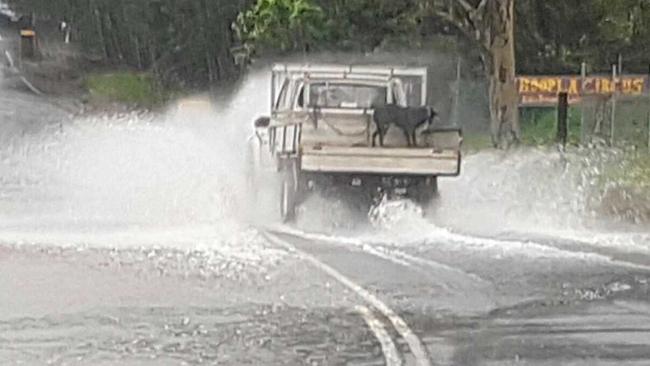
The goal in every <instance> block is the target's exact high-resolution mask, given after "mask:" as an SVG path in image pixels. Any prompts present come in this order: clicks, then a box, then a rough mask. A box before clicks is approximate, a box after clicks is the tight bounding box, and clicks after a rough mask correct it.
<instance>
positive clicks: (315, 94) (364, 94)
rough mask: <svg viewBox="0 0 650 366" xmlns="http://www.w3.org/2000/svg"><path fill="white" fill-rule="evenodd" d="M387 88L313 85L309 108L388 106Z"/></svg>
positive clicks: (310, 89) (354, 85)
mask: <svg viewBox="0 0 650 366" xmlns="http://www.w3.org/2000/svg"><path fill="white" fill-rule="evenodd" d="M386 95H387V88H386V87H383V86H375V85H357V84H336V83H327V82H322V83H313V84H311V85H310V88H309V106H310V107H321V108H370V107H372V106H376V105H384V104H386Z"/></svg>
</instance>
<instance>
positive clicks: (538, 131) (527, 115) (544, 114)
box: [521, 107, 581, 146]
mask: <svg viewBox="0 0 650 366" xmlns="http://www.w3.org/2000/svg"><path fill="white" fill-rule="evenodd" d="M568 123H569V126H568V128H569V131H568V132H569V136H568V139H567V140H568V141H567V142H568V143H569V144H573V145H577V144H578V143H579V142H580V129H581V126H580V123H581V121H580V109H578V108H573V107H571V108H569V118H568ZM521 134H522V142H523V143H524V144H526V145H533V146H539V145H549V144H553V143H556V142H557V111H556V110H555V109H554V108H526V109H523V110H522V112H521Z"/></svg>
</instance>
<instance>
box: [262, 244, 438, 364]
mask: <svg viewBox="0 0 650 366" xmlns="http://www.w3.org/2000/svg"><path fill="white" fill-rule="evenodd" d="M263 235H264V237H266V239H267V240H269V241H270V242H272V243H273V244H276V245H278V246H281V247H283V248H285V249H287V250H288V251H290V252H293V253H296V254H298V255H299V256H300V257H301V258H302V259H304V260H306V261H308V262H310V263H311V264H312V265H313V266H315V267H317V268H318V269H320V270H321V271H323V272H325V273H327V274H328V275H330V276H331V277H332V278H334V279H336V280H337V281H339V282H340V283H341V284H343V285H344V286H346V287H347V288H349V289H350V290H352V291H354V292H355V293H356V294H357V295H359V296H360V297H361V298H362V299H364V300H365V301H366V302H367V303H368V304H370V305H371V306H373V307H374V308H375V309H377V310H378V311H379V312H380V313H382V314H383V315H384V316H385V317H386V318H387V319H388V320H390V322H391V323H392V324H393V327H394V328H395V330H396V331H397V333H399V334H400V336H402V338H404V340H405V341H406V343H407V344H408V346H409V348H410V349H411V353H413V356H414V357H415V362H416V365H417V366H431V362H430V361H429V356H428V355H427V351H426V348H425V347H424V344H422V341H421V340H420V338H418V336H417V335H416V334H415V333H413V331H412V330H411V328H409V326H408V324H406V321H405V320H404V319H402V318H401V317H400V316H399V315H397V313H395V312H394V311H393V310H392V309H391V308H390V307H388V305H386V304H385V303H384V302H382V301H381V300H379V298H377V297H376V296H375V295H373V294H371V293H370V292H368V290H366V289H364V288H363V287H361V286H359V285H357V284H356V283H354V282H353V281H352V280H350V279H349V278H347V277H345V276H344V275H342V274H341V273H339V272H338V271H337V270H335V269H334V268H332V267H330V266H328V265H327V264H325V263H323V262H321V261H319V260H318V259H316V257H314V256H312V255H310V254H307V253H305V252H303V251H300V250H298V249H297V248H296V247H295V246H293V245H292V244H290V243H288V242H286V241H284V240H282V239H280V238H278V237H277V236H275V235H273V234H271V233H268V232H265V233H263Z"/></svg>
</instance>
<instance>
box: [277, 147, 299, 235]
mask: <svg viewBox="0 0 650 366" xmlns="http://www.w3.org/2000/svg"><path fill="white" fill-rule="evenodd" d="M281 172H282V182H281V186H280V219H281V220H282V222H283V223H288V222H292V221H294V220H295V218H296V206H297V204H298V185H297V183H298V165H297V164H296V162H295V161H294V160H290V161H288V162H287V163H286V164H285V166H284V168H283V169H282V171H281Z"/></svg>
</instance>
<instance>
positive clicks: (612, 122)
mask: <svg viewBox="0 0 650 366" xmlns="http://www.w3.org/2000/svg"><path fill="white" fill-rule="evenodd" d="M612 85H613V88H614V90H613V93H612V110H611V116H610V122H609V145H610V146H614V133H615V132H616V129H615V127H614V125H615V124H616V99H617V94H618V91H617V90H618V89H617V88H616V65H612Z"/></svg>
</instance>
